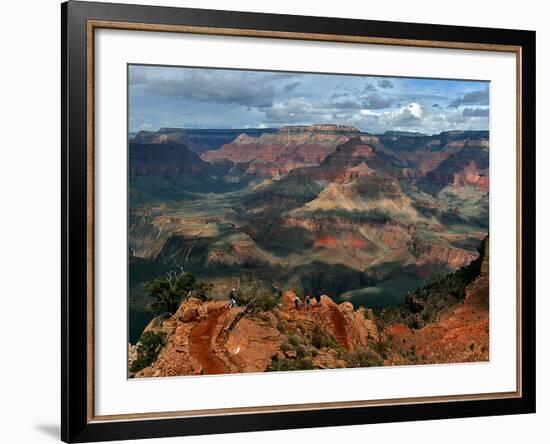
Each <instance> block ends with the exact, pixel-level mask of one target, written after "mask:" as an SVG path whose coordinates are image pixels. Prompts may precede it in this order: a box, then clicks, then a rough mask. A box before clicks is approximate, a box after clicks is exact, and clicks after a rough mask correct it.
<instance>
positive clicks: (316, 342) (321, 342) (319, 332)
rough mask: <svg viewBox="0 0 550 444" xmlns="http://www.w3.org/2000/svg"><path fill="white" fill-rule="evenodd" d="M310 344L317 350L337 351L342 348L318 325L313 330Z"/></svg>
mask: <svg viewBox="0 0 550 444" xmlns="http://www.w3.org/2000/svg"><path fill="white" fill-rule="evenodd" d="M311 344H312V345H313V346H314V347H315V348H318V349H321V348H333V349H336V350H338V349H340V348H342V347H341V346H340V344H338V342H337V341H336V339H335V338H334V336H332V335H331V334H330V333H329V332H327V331H326V330H324V329H323V328H321V327H320V326H319V325H316V326H315V327H314V328H313V334H312V337H311Z"/></svg>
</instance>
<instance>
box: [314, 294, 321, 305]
mask: <svg viewBox="0 0 550 444" xmlns="http://www.w3.org/2000/svg"><path fill="white" fill-rule="evenodd" d="M315 302H316V303H317V307H320V306H321V293H319V292H317V293H315Z"/></svg>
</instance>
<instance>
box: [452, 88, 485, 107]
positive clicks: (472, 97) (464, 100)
mask: <svg viewBox="0 0 550 444" xmlns="http://www.w3.org/2000/svg"><path fill="white" fill-rule="evenodd" d="M488 104H489V90H487V89H480V90H478V91H472V92H469V93H466V94H464V95H463V96H461V97H458V98H456V99H454V100H453V101H451V103H449V108H457V107H459V106H460V105H488Z"/></svg>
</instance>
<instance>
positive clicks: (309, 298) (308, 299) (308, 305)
mask: <svg viewBox="0 0 550 444" xmlns="http://www.w3.org/2000/svg"><path fill="white" fill-rule="evenodd" d="M306 308H307V309H308V310H309V309H310V308H311V297H310V296H309V294H308V295H307V296H306Z"/></svg>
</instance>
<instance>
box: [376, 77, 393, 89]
mask: <svg viewBox="0 0 550 444" xmlns="http://www.w3.org/2000/svg"><path fill="white" fill-rule="evenodd" d="M378 86H379V87H380V88H382V89H393V82H392V81H391V80H388V79H382V80H379V81H378Z"/></svg>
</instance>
